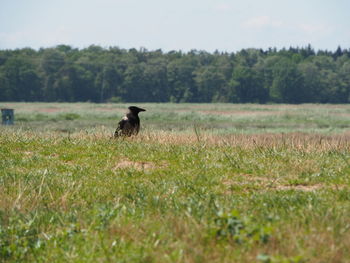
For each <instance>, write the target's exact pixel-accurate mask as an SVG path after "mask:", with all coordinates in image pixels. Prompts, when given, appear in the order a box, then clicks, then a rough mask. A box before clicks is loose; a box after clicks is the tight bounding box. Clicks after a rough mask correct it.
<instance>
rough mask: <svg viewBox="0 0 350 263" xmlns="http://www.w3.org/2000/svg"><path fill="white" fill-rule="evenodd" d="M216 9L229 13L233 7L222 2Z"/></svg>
mask: <svg viewBox="0 0 350 263" xmlns="http://www.w3.org/2000/svg"><path fill="white" fill-rule="evenodd" d="M214 8H215V9H216V10H218V11H222V12H227V11H230V10H231V9H232V6H231V5H230V4H229V3H225V2H222V3H218V4H216V5H215V7H214Z"/></svg>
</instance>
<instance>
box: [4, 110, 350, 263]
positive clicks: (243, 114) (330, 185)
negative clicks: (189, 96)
mask: <svg viewBox="0 0 350 263" xmlns="http://www.w3.org/2000/svg"><path fill="white" fill-rule="evenodd" d="M0 106H1V107H10V108H14V109H15V115H16V124H15V125H14V126H11V127H5V126H1V127H0V132H1V133H0V262H159V263H160V262H265V263H267V262H273V263H277V262H280V263H282V262H283V263H284V262H299V263H301V262H350V132H349V126H350V118H349V116H350V106H349V105H253V104H250V105H231V104H137V106H140V107H144V108H146V109H147V112H144V113H141V115H140V116H141V121H142V125H143V129H142V130H141V132H140V134H139V135H138V136H136V137H131V138H126V139H117V140H115V139H112V138H111V135H112V133H113V131H114V129H115V127H116V124H117V122H118V121H119V119H120V118H121V117H122V116H123V114H124V113H125V109H126V107H127V106H128V105H125V104H89V103H75V104H67V103H62V104H61V103H2V104H0Z"/></svg>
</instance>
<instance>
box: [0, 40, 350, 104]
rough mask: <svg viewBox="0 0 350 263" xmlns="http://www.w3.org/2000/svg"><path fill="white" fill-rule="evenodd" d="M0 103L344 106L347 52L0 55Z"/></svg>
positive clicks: (114, 50)
mask: <svg viewBox="0 0 350 263" xmlns="http://www.w3.org/2000/svg"><path fill="white" fill-rule="evenodd" d="M0 101H46V102H52V101H58V102H76V101H91V102H232V103H248V102H249V103H349V102H350V49H348V50H347V49H342V48H340V47H339V48H338V49H337V50H335V51H322V50H319V51H315V50H314V49H313V48H312V47H311V46H310V45H309V46H307V47H302V48H292V47H291V48H289V49H281V50H277V49H275V48H271V49H268V50H261V49H243V50H241V51H239V52H236V53H227V52H218V51H217V52H214V53H208V52H205V51H197V50H192V51H190V52H181V51H170V52H163V51H162V50H155V51H148V50H146V49H140V50H136V49H128V50H126V49H120V48H118V47H110V48H102V47H99V46H94V45H93V46H90V47H88V48H85V49H76V48H73V47H71V46H67V45H59V46H56V47H53V48H42V49H39V50H34V49H30V48H23V49H16V50H0Z"/></svg>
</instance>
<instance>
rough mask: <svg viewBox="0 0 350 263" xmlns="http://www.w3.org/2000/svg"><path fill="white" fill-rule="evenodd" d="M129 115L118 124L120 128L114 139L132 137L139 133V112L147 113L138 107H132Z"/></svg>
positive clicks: (116, 131)
mask: <svg viewBox="0 0 350 263" xmlns="http://www.w3.org/2000/svg"><path fill="white" fill-rule="evenodd" d="M128 109H129V111H128V113H127V114H126V115H125V116H124V117H123V119H122V120H121V121H120V122H119V123H118V128H117V129H116V130H115V132H114V138H116V137H119V136H131V135H136V134H138V133H139V130H140V118H139V112H141V111H146V110H144V109H141V108H139V107H136V106H130V107H129V108H128Z"/></svg>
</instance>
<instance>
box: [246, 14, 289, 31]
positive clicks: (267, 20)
mask: <svg viewBox="0 0 350 263" xmlns="http://www.w3.org/2000/svg"><path fill="white" fill-rule="evenodd" d="M282 25H283V22H282V21H280V20H276V19H272V18H271V17H270V16H257V17H252V18H250V19H248V20H246V21H244V22H243V26H244V27H246V28H255V29H261V28H264V27H281V26H282Z"/></svg>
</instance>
